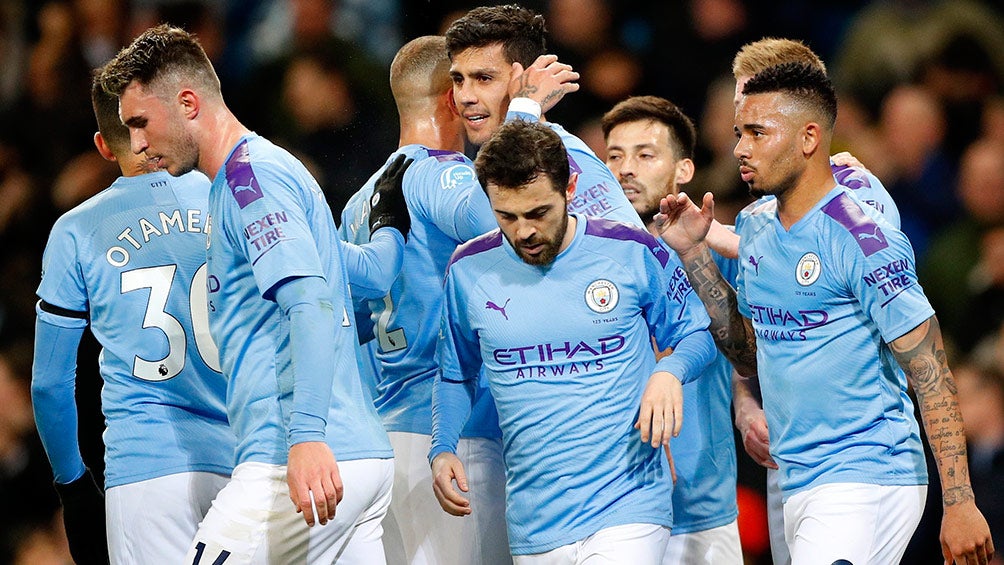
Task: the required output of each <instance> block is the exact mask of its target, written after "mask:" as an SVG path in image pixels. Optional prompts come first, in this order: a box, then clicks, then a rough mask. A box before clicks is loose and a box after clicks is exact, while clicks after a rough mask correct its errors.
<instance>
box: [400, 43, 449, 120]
mask: <svg viewBox="0 0 1004 565" xmlns="http://www.w3.org/2000/svg"><path fill="white" fill-rule="evenodd" d="M451 85H452V83H451V81H450V58H449V57H448V56H447V54H446V40H445V39H444V38H443V36H441V35H425V36H422V37H418V38H415V39H412V40H411V41H409V42H408V43H406V44H404V46H403V47H401V49H399V50H398V52H397V55H395V56H394V61H392V62H391V64H390V90H391V92H392V93H393V94H394V102H395V103H396V104H397V111H398V114H400V115H401V118H402V120H404V119H405V118H406V117H407V116H409V115H410V114H411V113H412V112H426V113H427V112H428V111H429V107H430V105H434V104H435V103H436V101H437V100H438V99H439V98H440V97H443V96H446V97H448V95H449V91H450V88H451Z"/></svg>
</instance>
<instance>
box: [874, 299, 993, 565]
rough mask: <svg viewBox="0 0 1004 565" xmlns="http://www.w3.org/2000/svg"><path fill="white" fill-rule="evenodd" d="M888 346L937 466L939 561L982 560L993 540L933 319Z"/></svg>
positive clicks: (973, 561)
mask: <svg viewBox="0 0 1004 565" xmlns="http://www.w3.org/2000/svg"><path fill="white" fill-rule="evenodd" d="M889 346H890V349H891V350H892V352H893V355H895V357H896V361H897V362H898V363H899V365H900V367H902V368H903V371H905V372H906V378H907V380H908V381H909V382H910V385H911V386H912V387H913V390H914V393H915V394H916V395H917V403H918V404H919V406H920V415H921V418H922V419H923V422H924V430H925V431H926V432H927V441H928V444H929V445H930V448H931V452H932V453H933V454H934V459H935V461H936V463H937V465H938V475H939V476H940V477H941V489H942V504H943V506H944V518H943V519H942V522H941V548H942V553H943V554H944V557H945V562H946V563H951V562H952V560H953V559H954V560H955V562H957V563H987V562H988V561H989V559H990V558H991V557H993V553H994V548H993V541H991V539H990V528H989V527H988V526H987V521H986V519H985V518H984V517H983V514H981V513H980V511H979V509H978V508H976V503H975V499H974V496H973V488H972V485H971V483H970V480H969V464H968V461H967V453H966V435H965V425H964V423H963V421H962V413H961V412H960V410H959V400H958V397H957V396H956V386H955V380H954V378H953V377H952V371H951V369H949V367H948V361H947V358H946V355H945V345H944V343H943V341H942V336H941V328H940V326H939V325H938V319H937V318H936V317H933V316H932V317H931V318H929V319H928V320H926V321H924V322H923V323H922V324H920V325H919V326H917V327H916V328H914V329H913V330H910V331H909V332H908V333H907V334H905V335H903V336H901V337H899V338H897V339H895V340H893V341H892V343H890V344H889Z"/></svg>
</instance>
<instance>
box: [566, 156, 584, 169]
mask: <svg viewBox="0 0 1004 565" xmlns="http://www.w3.org/2000/svg"><path fill="white" fill-rule="evenodd" d="M573 173H579V174H581V173H582V167H580V166H579V164H578V163H576V162H575V159H572V154H571V153H569V154H568V174H573Z"/></svg>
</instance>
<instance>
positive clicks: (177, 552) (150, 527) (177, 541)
mask: <svg viewBox="0 0 1004 565" xmlns="http://www.w3.org/2000/svg"><path fill="white" fill-rule="evenodd" d="M229 480H230V477H228V476H226V475H218V474H216V473H207V472H191V473H174V474H171V475H166V476H163V477H157V478H155V479H148V480H145V481H139V482H136V483H129V484H126V485H119V486H116V487H112V488H110V489H108V490H107V491H105V525H106V526H107V530H108V555H109V557H111V563H112V565H146V564H149V565H160V564H161V563H181V562H182V558H183V557H184V556H185V553H186V552H187V551H188V547H189V546H190V545H192V538H194V537H195V532H196V531H197V530H198V529H199V522H200V521H201V520H202V517H203V516H205V515H206V512H208V511H209V507H210V505H212V503H213V499H214V498H216V494H217V493H218V492H219V491H220V489H222V488H223V487H224V486H225V485H226V484H227V481H229Z"/></svg>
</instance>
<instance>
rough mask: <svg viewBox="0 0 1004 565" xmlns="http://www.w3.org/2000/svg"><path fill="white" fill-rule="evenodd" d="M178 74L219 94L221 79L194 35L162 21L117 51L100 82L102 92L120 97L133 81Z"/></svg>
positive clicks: (143, 82)
mask: <svg viewBox="0 0 1004 565" xmlns="http://www.w3.org/2000/svg"><path fill="white" fill-rule="evenodd" d="M181 76H184V77H185V78H187V79H190V80H194V81H195V82H196V83H198V84H199V85H200V86H202V87H204V88H206V89H207V92H209V93H213V94H216V95H219V92H220V79H219V77H217V76H216V71H215V70H214V69H213V64H212V63H211V62H210V61H209V57H208V56H206V52H205V51H204V50H203V49H202V45H200V44H199V41H198V40H197V39H196V38H195V36H194V35H191V34H190V33H188V32H187V31H185V30H183V29H181V28H177V27H172V26H169V25H167V24H161V25H159V26H156V27H152V28H150V29H148V30H146V31H144V32H143V33H142V34H140V36H139V37H137V38H136V39H135V40H133V42H132V43H131V44H130V45H129V46H128V47H126V48H124V49H122V50H121V51H119V53H118V55H116V56H115V58H114V59H112V60H111V61H110V62H109V63H108V64H107V65H105V68H104V71H103V72H102V73H101V78H100V81H101V86H102V88H104V89H105V92H108V93H109V94H112V95H114V96H121V95H122V92H123V91H125V89H126V87H128V86H129V84H130V83H131V82H133V81H136V82H138V83H139V84H141V85H143V86H149V85H150V84H152V83H154V82H156V81H159V80H161V79H164V78H167V77H177V78H180V77H181Z"/></svg>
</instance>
